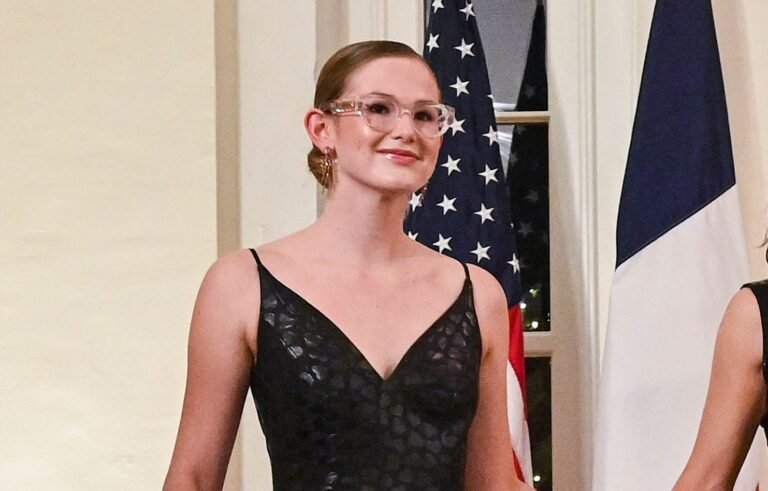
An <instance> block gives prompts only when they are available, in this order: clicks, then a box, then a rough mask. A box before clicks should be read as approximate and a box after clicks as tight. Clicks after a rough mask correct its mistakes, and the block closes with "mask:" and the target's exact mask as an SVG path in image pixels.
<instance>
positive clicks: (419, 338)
mask: <svg viewBox="0 0 768 491" xmlns="http://www.w3.org/2000/svg"><path fill="white" fill-rule="evenodd" d="M258 266H259V268H261V269H263V270H264V272H265V273H266V274H267V275H269V277H270V278H271V279H272V280H274V281H275V282H276V283H277V284H279V285H280V286H282V287H283V288H285V289H286V290H288V291H289V292H291V294H292V295H294V296H295V297H297V298H298V299H299V300H300V301H301V302H303V303H304V304H305V305H306V306H307V307H309V308H310V309H312V310H313V311H314V312H315V313H317V314H318V315H319V316H320V317H321V318H322V319H323V320H324V321H325V322H326V324H329V325H330V326H331V328H332V329H333V331H334V332H336V333H337V334H338V335H339V336H341V338H342V339H343V340H344V342H345V343H347V344H348V345H349V347H350V348H352V350H353V351H354V352H355V353H357V354H358V356H359V357H360V359H361V361H362V362H363V364H364V365H365V367H366V368H367V369H368V370H370V371H371V372H373V374H374V375H375V376H376V378H377V380H378V381H379V383H382V384H383V383H387V382H389V381H390V380H392V378H393V377H394V376H395V375H396V374H397V373H398V370H399V369H400V367H401V366H403V364H404V362H405V361H406V359H407V358H408V356H409V355H410V354H411V352H412V351H413V350H414V349H415V348H416V347H417V346H418V344H419V343H420V342H421V341H422V340H423V339H424V338H426V337H427V335H428V334H429V333H430V332H431V331H432V330H433V329H434V328H435V326H437V325H438V324H439V323H440V321H441V320H443V318H444V317H445V316H446V315H448V313H449V312H450V311H451V310H453V308H454V307H456V305H457V304H458V303H459V301H460V300H461V299H462V297H463V296H464V295H465V294H466V291H467V289H468V288H469V284H470V282H469V277H467V276H466V275H465V277H464V282H463V283H462V286H461V290H460V291H459V294H458V295H457V296H456V299H455V300H454V301H453V302H451V304H450V305H448V307H446V309H445V310H444V311H443V312H442V313H441V314H440V315H439V316H438V317H437V318H436V319H435V320H434V321H432V323H431V324H429V326H428V327H427V328H426V329H424V330H423V331H422V332H421V334H419V335H418V336H417V337H416V339H415V340H414V341H413V342H412V343H411V344H410V345H408V348H407V349H406V350H405V352H404V353H403V354H402V355H401V356H400V359H399V360H398V361H397V363H395V364H394V365H393V366H392V369H391V370H390V371H389V374H388V375H387V376H386V377H385V376H384V375H382V374H381V372H379V371H378V370H377V369H376V367H374V366H373V364H372V363H371V362H370V360H369V359H368V357H367V356H366V355H365V353H363V351H362V350H361V349H360V348H359V347H358V346H357V344H355V342H354V341H352V339H351V338H350V337H349V336H348V335H347V333H346V332H344V330H343V329H342V328H341V327H340V326H339V325H338V324H337V323H336V322H334V321H333V319H331V318H330V317H328V316H327V315H326V314H325V313H324V312H323V311H322V310H320V309H319V308H317V307H315V305H314V304H313V303H312V302H310V301H309V300H307V299H306V298H305V297H304V296H303V295H301V294H299V293H298V292H297V291H296V290H294V289H293V288H291V287H290V286H288V285H286V284H285V283H284V282H283V281H281V280H280V279H279V278H277V277H276V276H275V275H274V274H272V272H271V271H270V270H269V269H268V268H267V267H266V266H264V264H263V263H262V262H259V264H258Z"/></svg>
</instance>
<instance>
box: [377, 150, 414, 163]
mask: <svg viewBox="0 0 768 491" xmlns="http://www.w3.org/2000/svg"><path fill="white" fill-rule="evenodd" d="M380 152H381V153H383V154H384V156H385V157H386V158H388V159H390V160H394V161H395V162H400V163H406V162H413V161H414V160H417V159H418V158H419V156H418V155H416V154H415V153H413V152H410V151H408V150H381V151H380Z"/></svg>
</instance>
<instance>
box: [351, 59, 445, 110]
mask: <svg viewBox="0 0 768 491" xmlns="http://www.w3.org/2000/svg"><path fill="white" fill-rule="evenodd" d="M374 92H376V93H382V94H390V95H392V96H394V97H395V98H397V99H398V100H400V101H401V102H410V101H417V100H432V101H438V100H440V90H439V89H438V87H437V82H435V78H434V76H433V75H432V72H431V71H430V70H429V68H428V67H427V65H426V63H425V62H424V61H422V60H419V59H416V58H407V57H387V58H379V59H377V60H373V61H370V62H368V63H366V64H365V65H363V66H361V67H360V68H358V69H357V70H355V72H354V73H352V75H351V76H350V78H349V80H348V81H347V84H346V87H345V90H344V94H342V96H357V95H363V94H370V93H374Z"/></svg>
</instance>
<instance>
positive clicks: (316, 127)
mask: <svg viewBox="0 0 768 491" xmlns="http://www.w3.org/2000/svg"><path fill="white" fill-rule="evenodd" d="M304 129H305V130H307V135H309V139H310V140H312V143H313V144H314V145H315V146H316V147H317V148H326V147H331V148H335V147H336V139H335V132H334V128H333V125H332V124H331V121H330V116H328V115H327V114H325V113H324V112H323V111H321V110H320V109H317V108H316V107H313V108H312V109H310V110H309V111H307V114H306V115H304Z"/></svg>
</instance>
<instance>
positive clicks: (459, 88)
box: [448, 77, 469, 97]
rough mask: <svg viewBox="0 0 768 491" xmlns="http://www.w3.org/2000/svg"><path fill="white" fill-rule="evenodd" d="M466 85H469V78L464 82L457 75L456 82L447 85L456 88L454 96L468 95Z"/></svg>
mask: <svg viewBox="0 0 768 491" xmlns="http://www.w3.org/2000/svg"><path fill="white" fill-rule="evenodd" d="M467 85H469V80H467V81H466V82H462V80H461V79H460V78H459V77H456V83H455V84H453V85H449V86H448V87H451V88H453V89H456V97H459V96H460V95H461V94H467V95H469V91H468V90H467Z"/></svg>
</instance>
